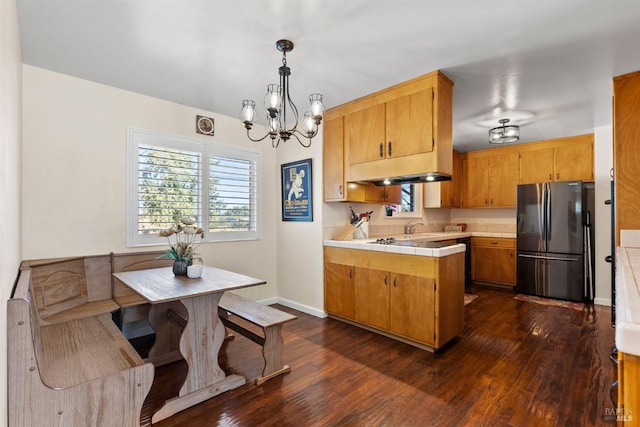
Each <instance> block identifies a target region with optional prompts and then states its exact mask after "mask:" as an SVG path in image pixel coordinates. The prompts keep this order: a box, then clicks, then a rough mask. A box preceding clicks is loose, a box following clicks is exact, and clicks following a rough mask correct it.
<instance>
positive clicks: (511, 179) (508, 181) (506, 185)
mask: <svg viewBox="0 0 640 427" xmlns="http://www.w3.org/2000/svg"><path fill="white" fill-rule="evenodd" d="M462 164H463V166H462V169H463V172H462V173H463V182H464V184H463V188H464V197H463V200H462V207H464V208H476V207H483V208H484V207H492V208H495V207H512V206H515V205H516V186H517V185H518V180H519V176H518V174H519V157H518V153H516V152H506V153H504V152H503V153H500V154H497V153H496V154H493V155H487V152H481V153H478V154H476V153H467V157H466V159H464V160H463V162H462Z"/></svg>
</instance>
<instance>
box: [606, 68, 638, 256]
mask: <svg viewBox="0 0 640 427" xmlns="http://www.w3.org/2000/svg"><path fill="white" fill-rule="evenodd" d="M638 141H640V71H638V72H635V73H630V74H625V75H622V76H618V77H615V78H614V79H613V172H614V180H615V201H616V203H615V209H616V212H615V222H616V225H615V227H616V245H618V244H619V242H620V230H622V229H639V228H640V215H638V212H639V211H640V148H639V147H638Z"/></svg>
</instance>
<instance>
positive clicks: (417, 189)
mask: <svg viewBox="0 0 640 427" xmlns="http://www.w3.org/2000/svg"><path fill="white" fill-rule="evenodd" d="M409 185H412V186H413V191H414V210H413V211H411V212H400V211H399V210H397V207H399V206H401V205H402V201H400V204H395V203H394V204H391V203H387V204H386V205H385V206H394V207H395V208H396V209H395V210H393V213H392V214H391V216H385V218H422V210H423V209H424V203H423V202H424V201H423V191H424V189H423V184H421V183H420V184H419V183H411V184H409Z"/></svg>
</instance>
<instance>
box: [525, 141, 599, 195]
mask: <svg viewBox="0 0 640 427" xmlns="http://www.w3.org/2000/svg"><path fill="white" fill-rule="evenodd" d="M519 157H520V183H521V184H534V183H539V182H557V181H577V180H581V181H586V182H593V180H594V166H593V135H592V134H589V135H579V136H575V137H569V138H562V139H557V140H549V141H545V142H542V143H537V144H531V145H529V144H522V146H521V150H520V153H519Z"/></svg>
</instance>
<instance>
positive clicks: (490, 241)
mask: <svg viewBox="0 0 640 427" xmlns="http://www.w3.org/2000/svg"><path fill="white" fill-rule="evenodd" d="M472 243H473V244H474V245H475V246H490V247H494V248H508V249H515V248H516V239H505V238H499V237H473V238H472Z"/></svg>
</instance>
